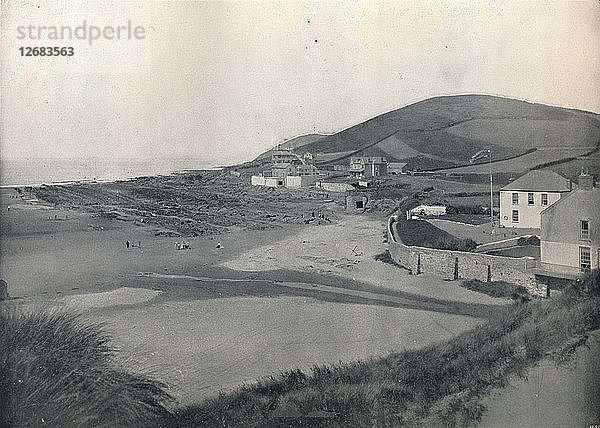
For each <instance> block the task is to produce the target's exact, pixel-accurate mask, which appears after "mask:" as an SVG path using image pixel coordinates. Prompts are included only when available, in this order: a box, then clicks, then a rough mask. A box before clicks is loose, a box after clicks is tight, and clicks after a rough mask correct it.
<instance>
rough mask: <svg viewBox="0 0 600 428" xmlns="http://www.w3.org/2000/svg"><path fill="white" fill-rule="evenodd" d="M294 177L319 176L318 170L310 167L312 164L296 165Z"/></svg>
mask: <svg viewBox="0 0 600 428" xmlns="http://www.w3.org/2000/svg"><path fill="white" fill-rule="evenodd" d="M296 175H299V176H301V177H305V176H308V177H312V176H315V175H319V170H318V169H317V167H316V166H314V165H312V164H303V165H298V166H297V167H296Z"/></svg>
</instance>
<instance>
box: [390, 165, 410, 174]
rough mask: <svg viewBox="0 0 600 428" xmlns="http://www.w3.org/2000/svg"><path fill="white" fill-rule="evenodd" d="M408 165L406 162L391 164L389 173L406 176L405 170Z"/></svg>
mask: <svg viewBox="0 0 600 428" xmlns="http://www.w3.org/2000/svg"><path fill="white" fill-rule="evenodd" d="M406 165H408V164H407V163H405V162H389V163H388V165H387V173H388V174H389V175H398V174H405V173H406V171H405V168H406Z"/></svg>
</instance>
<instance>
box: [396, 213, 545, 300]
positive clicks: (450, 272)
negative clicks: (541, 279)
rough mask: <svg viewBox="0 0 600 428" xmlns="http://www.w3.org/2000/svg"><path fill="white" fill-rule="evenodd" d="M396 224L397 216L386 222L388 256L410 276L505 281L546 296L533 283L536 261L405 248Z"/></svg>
mask: <svg viewBox="0 0 600 428" xmlns="http://www.w3.org/2000/svg"><path fill="white" fill-rule="evenodd" d="M397 221H398V217H397V216H391V217H390V218H389V219H388V230H387V232H388V245H389V251H390V255H391V256H392V258H393V259H394V260H395V261H396V262H397V263H398V264H400V265H401V266H403V267H405V268H407V269H409V270H410V271H411V273H412V274H413V275H418V274H420V273H429V274H432V275H436V276H439V277H441V278H444V279H447V280H461V279H478V280H480V281H484V282H485V281H507V282H512V283H515V284H520V285H523V286H525V287H526V288H527V289H528V290H529V292H530V293H532V294H536V295H540V296H544V297H545V296H546V293H547V290H546V286H545V285H542V284H537V283H536V281H535V277H534V274H533V271H532V269H533V268H535V267H536V262H535V259H533V258H532V257H520V258H512V257H502V256H492V255H489V254H481V253H467V252H462V251H449V250H438V249H435V248H426V247H417V246H408V245H404V244H403V243H402V241H400V240H399V239H397V238H396V236H395V233H394V228H393V225H394V223H395V222H397Z"/></svg>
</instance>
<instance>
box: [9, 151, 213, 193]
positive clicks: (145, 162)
mask: <svg viewBox="0 0 600 428" xmlns="http://www.w3.org/2000/svg"><path fill="white" fill-rule="evenodd" d="M220 167H221V166H220V165H217V163H216V162H209V161H206V160H204V159H182V158H180V159H139V158H131V159H99V158H90V159H76V158H71V159H55V158H8V159H1V160H0V187H14V186H40V185H42V184H47V185H51V184H61V183H70V182H91V181H115V180H127V179H132V178H136V177H144V176H156V175H169V174H174V173H180V172H185V171H190V170H216V169H219V168H220Z"/></svg>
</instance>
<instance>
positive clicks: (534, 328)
mask: <svg viewBox="0 0 600 428" xmlns="http://www.w3.org/2000/svg"><path fill="white" fill-rule="evenodd" d="M599 280H600V277H599V275H598V272H597V271H596V272H592V274H590V275H589V276H588V277H587V278H585V279H584V280H583V281H580V282H578V283H575V284H573V285H572V286H571V287H570V289H569V290H568V291H567V292H565V293H564V294H563V295H562V297H560V298H559V299H555V300H536V301H532V302H529V303H525V304H514V305H512V306H510V307H504V308H498V313H497V314H496V315H495V316H494V317H493V318H492V319H491V320H489V321H488V322H487V323H485V324H483V325H481V326H480V327H478V328H477V329H474V330H472V331H470V332H466V333H463V334H461V335H459V336H457V337H455V338H454V339H452V340H450V341H447V342H444V343H440V344H435V345H431V346H427V347H425V348H422V349H417V350H409V351H404V352H398V353H392V354H389V355H388V356H386V357H384V358H377V359H371V360H367V361H357V362H352V363H340V364H336V365H322V366H315V367H313V369H312V370H311V371H310V372H309V373H304V372H302V371H300V370H293V371H289V372H285V373H282V374H281V375H280V376H279V377H276V378H273V377H271V378H268V379H263V380H261V381H259V382H257V383H255V384H251V385H244V386H242V387H239V388H238V389H237V390H235V391H233V392H231V393H227V394H221V395H220V396H219V397H216V398H214V399H210V400H208V401H205V402H204V403H202V404H200V405H197V406H192V407H189V408H185V409H182V410H179V411H177V412H176V413H174V414H173V415H172V416H171V418H170V419H168V421H167V423H166V424H167V425H169V426H256V427H258V426H331V427H338V426H339V427H342V426H467V425H471V424H473V423H475V422H477V421H478V420H479V419H480V418H481V415H482V413H483V411H484V410H485V409H484V407H483V405H482V404H481V402H480V398H481V397H482V396H483V395H485V394H486V393H488V392H489V391H490V390H491V389H492V388H497V387H502V386H505V385H506V384H507V382H508V379H509V378H510V377H512V376H515V375H520V376H523V375H525V374H526V373H527V370H528V368H529V367H531V366H532V365H533V364H535V363H536V362H538V361H539V360H540V359H542V358H543V357H545V356H550V357H553V358H556V359H558V360H561V359H565V358H568V357H569V355H570V354H572V353H573V352H574V350H575V348H576V347H577V345H578V344H581V343H584V342H585V337H586V335H587V332H589V331H591V330H594V329H598V328H600V285H599ZM318 411H321V412H327V414H328V415H334V416H333V417H328V418H315V417H313V418H311V417H310V415H311V414H314V413H311V412H318ZM294 415H295V416H294Z"/></svg>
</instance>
